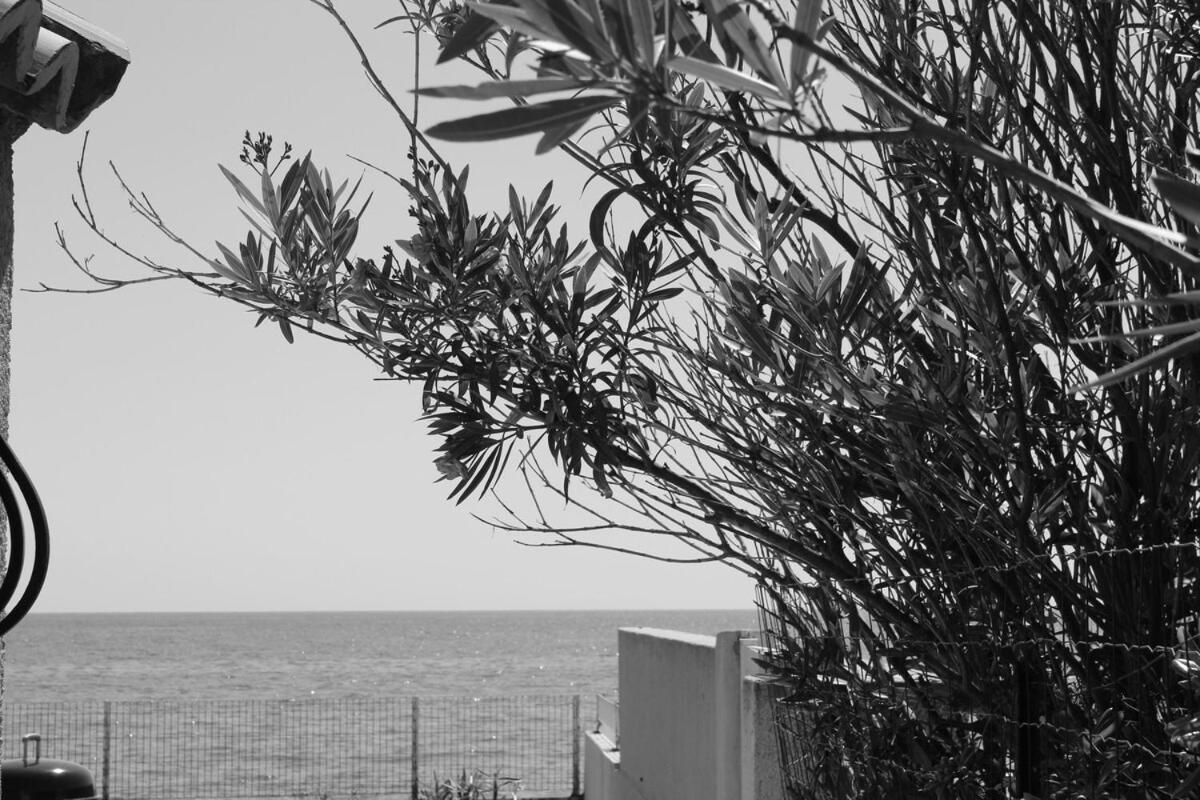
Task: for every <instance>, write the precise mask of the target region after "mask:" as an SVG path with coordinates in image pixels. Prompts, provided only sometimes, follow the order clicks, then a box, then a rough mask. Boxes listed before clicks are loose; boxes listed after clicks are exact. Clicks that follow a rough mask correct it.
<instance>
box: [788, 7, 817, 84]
mask: <svg viewBox="0 0 1200 800" xmlns="http://www.w3.org/2000/svg"><path fill="white" fill-rule="evenodd" d="M823 5H824V0H796V15H795V16H794V17H793V18H792V28H793V29H795V30H796V31H798V32H800V33H803V34H805V35H806V36H808V37H810V38H814V37H815V36H816V33H817V26H818V25H820V24H821V7H822V6H823ZM811 60H812V51H811V50H809V49H808V48H807V47H801V46H800V45H799V44H797V43H796V42H792V57H791V61H790V64H789V68H788V74H789V75H790V77H791V79H792V84H791V88H792V91H795V90H796V88H797V87H799V86H800V84H801V83H803V81H804V78H805V76H807V75H808V63H809V61H811Z"/></svg>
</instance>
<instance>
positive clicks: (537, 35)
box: [467, 2, 559, 39]
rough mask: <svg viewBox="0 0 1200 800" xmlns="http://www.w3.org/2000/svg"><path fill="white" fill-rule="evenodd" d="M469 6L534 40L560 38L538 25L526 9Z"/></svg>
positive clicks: (492, 5) (489, 4)
mask: <svg viewBox="0 0 1200 800" xmlns="http://www.w3.org/2000/svg"><path fill="white" fill-rule="evenodd" d="M467 6H469V7H470V8H471V10H472V11H474V12H475V13H476V14H482V15H484V16H485V17H488V18H489V19H493V20H495V21H496V22H498V23H500V24H501V25H504V26H505V27H508V28H512V29H513V30H514V31H516V32H517V33H523V34H525V35H526V36H530V37H533V38H534V39H558V38H559V34H558V31H556V30H554V29H553V28H550V29H547V28H546V27H545V26H544V25H538V24H537V22H535V21H534V19H533V18H532V16H531V15H530V14H529V13H528V12H527V11H525V10H524V9H520V8H513V7H512V6H500V5H496V4H495V3H473V2H468V3H467Z"/></svg>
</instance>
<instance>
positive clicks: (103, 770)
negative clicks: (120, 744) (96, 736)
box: [100, 700, 112, 800]
mask: <svg viewBox="0 0 1200 800" xmlns="http://www.w3.org/2000/svg"><path fill="white" fill-rule="evenodd" d="M111 753H112V701H111V700H105V701H104V760H103V762H102V763H101V766H100V797H101V798H103V800H108V767H109V759H110V758H111V755H110V754H111Z"/></svg>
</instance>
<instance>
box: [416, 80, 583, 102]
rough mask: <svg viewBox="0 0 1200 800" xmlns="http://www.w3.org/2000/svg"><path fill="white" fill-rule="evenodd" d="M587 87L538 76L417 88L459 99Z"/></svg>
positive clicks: (432, 93) (436, 95)
mask: <svg viewBox="0 0 1200 800" xmlns="http://www.w3.org/2000/svg"><path fill="white" fill-rule="evenodd" d="M585 88H588V87H587V86H586V85H585V84H583V83H582V82H580V81H577V80H575V79H574V78H539V79H536V80H527V81H488V82H487V83H481V84H479V85H478V86H463V85H460V86H431V87H429V88H425V89H418V90H417V92H416V93H417V94H420V95H426V96H428V97H452V98H456V99H460V100H492V99H495V98H497V97H528V96H529V95H532V94H541V93H544V92H565V91H570V90H574V89H585Z"/></svg>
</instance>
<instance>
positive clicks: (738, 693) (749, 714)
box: [584, 628, 781, 800]
mask: <svg viewBox="0 0 1200 800" xmlns="http://www.w3.org/2000/svg"><path fill="white" fill-rule="evenodd" d="M749 637H750V634H749V633H746V632H744V631H730V632H726V633H721V634H719V635H718V636H716V637H712V636H697V635H694V634H686V633H677V632H675V631H664V630H656V629H652V628H622V629H621V630H620V632H619V634H618V642H619V649H620V654H619V661H618V680H619V690H620V706H619V709H618V711H617V713H618V714H619V717H620V720H619V723H620V724H619V730H620V734H619V742H614V741H612V739H611V738H609V736H606V735H605V733H608V734H609V735H611V736H615V735H616V734H615V733H612V731H614V730H616V728H617V726H616V725H615V724H614V723H613V722H611V721H610V723H609V724H608V725H607V727H605V726H601V729H600V730H597V731H596V732H594V733H591V734H589V735H588V737H587V740H586V743H585V750H584V779H585V781H584V795H585V797H586V798H587V800H776V799H777V798H779V797H780V796H781V789H780V786H781V781H780V777H779V761H778V754H777V752H776V744H775V738H774V727H773V726H774V719H775V718H774V701H775V699H776V698H777V697H778V696H779V691H778V689H777V688H776V687H774V686H772V685H771V684H769V683H766V682H763V681H761V680H758V679H755V678H752V677H748V676H750V675H752V673H754V672H755V671H756V668H755V666H754V664H753V662H752V660H751V657H752V655H753V648H752V645H754V644H755V641H754V639H752V638H749ZM618 745H619V747H618Z"/></svg>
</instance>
